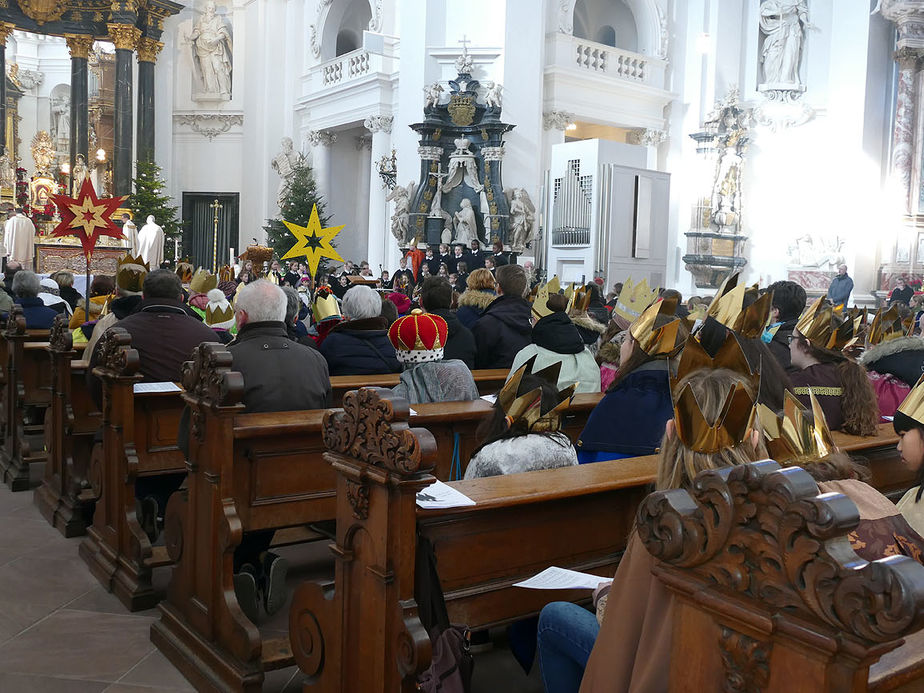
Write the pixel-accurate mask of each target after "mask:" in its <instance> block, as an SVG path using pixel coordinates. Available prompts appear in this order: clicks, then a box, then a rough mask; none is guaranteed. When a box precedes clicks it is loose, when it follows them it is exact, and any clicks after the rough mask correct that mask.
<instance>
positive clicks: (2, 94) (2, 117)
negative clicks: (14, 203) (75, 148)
mask: <svg viewBox="0 0 924 693" xmlns="http://www.w3.org/2000/svg"><path fill="white" fill-rule="evenodd" d="M15 28H16V25H15V24H8V23H7V22H0V43H2V44H3V45H2V46H0V75H2V76H3V78H2V79H0V154H2V153H3V148H4V147H5V146H6V40H7V39H8V38H9V37H10V34H12V33H13V29H15ZM8 154H9V155H10V156H12V155H13V153H12V152H8ZM12 163H13V165H14V166H15V162H12Z"/></svg>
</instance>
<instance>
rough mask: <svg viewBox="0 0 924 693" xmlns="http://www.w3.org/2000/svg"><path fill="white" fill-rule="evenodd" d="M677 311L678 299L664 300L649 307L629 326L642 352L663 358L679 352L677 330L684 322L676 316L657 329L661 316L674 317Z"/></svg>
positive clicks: (630, 332)
mask: <svg viewBox="0 0 924 693" xmlns="http://www.w3.org/2000/svg"><path fill="white" fill-rule="evenodd" d="M676 310H677V299H676V298H667V299H662V300H660V301H657V302H655V303H652V304H651V305H650V306H648V307H647V308H646V309H645V310H644V312H643V313H642V314H641V315H640V316H639V317H638V319H637V320H636V321H635V322H633V323H632V324H631V325H630V326H629V334H631V335H632V339H634V340H635V341H636V342H638V345H639V346H640V347H641V348H642V351H644V352H645V353H646V354H648V355H649V356H662V355H665V354H673V353H675V352H676V351H677V349H678V347H677V330H678V329H680V325H681V324H682V322H683V321H682V320H681V319H680V318H678V317H676V316H675V317H674V319H673V320H671V321H670V322H668V323H666V324H664V325H662V326H661V327H655V321H656V320H657V318H658V316H659V315H665V316H673V315H674V313H675V311H676Z"/></svg>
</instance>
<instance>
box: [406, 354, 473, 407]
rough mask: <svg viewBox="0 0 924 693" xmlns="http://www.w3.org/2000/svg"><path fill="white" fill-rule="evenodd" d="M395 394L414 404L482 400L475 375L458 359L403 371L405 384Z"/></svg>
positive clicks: (418, 365)
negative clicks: (479, 398)
mask: <svg viewBox="0 0 924 693" xmlns="http://www.w3.org/2000/svg"><path fill="white" fill-rule="evenodd" d="M392 391H393V392H394V393H395V395H396V396H398V397H403V398H404V399H406V400H407V401H408V402H410V403H411V404H427V403H430V402H460V401H463V402H471V401H474V400H476V399H478V397H480V394H479V392H478V386H477V385H476V384H475V378H474V377H473V376H472V372H471V371H470V370H469V368H468V366H466V365H465V364H464V363H462V361H459V360H458V359H451V360H444V361H427V362H425V363H416V364H414V365H412V366H411V367H410V368H407V369H406V370H404V371H402V372H401V382H400V383H398V385H397V386H396V387H394V388H392Z"/></svg>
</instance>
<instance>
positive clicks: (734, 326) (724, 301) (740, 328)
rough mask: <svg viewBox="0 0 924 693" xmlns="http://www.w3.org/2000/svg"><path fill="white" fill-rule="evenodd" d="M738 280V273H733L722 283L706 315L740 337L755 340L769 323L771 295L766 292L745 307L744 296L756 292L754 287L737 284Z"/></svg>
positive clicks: (771, 304)
mask: <svg viewBox="0 0 924 693" xmlns="http://www.w3.org/2000/svg"><path fill="white" fill-rule="evenodd" d="M739 278H740V275H739V273H738V272H735V273H734V274H732V275H730V276H729V277H728V278H727V279H726V280H725V281H724V282H722V286H720V287H719V290H718V292H717V293H716V295H715V298H713V299H712V303H710V304H709V310H707V311H706V314H707V315H711V316H712V317H713V318H715V319H716V320H718V321H719V322H720V323H722V324H723V325H725V327H727V328H728V329H730V330H734V331H735V332H737V333H738V334H739V335H741V336H742V337H746V338H748V339H756V338H757V337H760V336H761V334H763V331H764V328H765V327H766V326H767V323H768V322H769V321H770V309H771V308H772V307H773V294H772V293H771V292H769V291H768V292H767V293H765V294H764V295H763V296H761V297H760V298H758V299H757V300H756V301H754V302H753V303H751V305H749V306H747V307H745V306H744V301H745V296H746V294H747V293H748V292H749V291H750V290H756V287H752V289H748V288H747V287H746V286H745V285H744V284H739V283H738V280H739Z"/></svg>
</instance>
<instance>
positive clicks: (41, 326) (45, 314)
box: [15, 297, 60, 330]
mask: <svg viewBox="0 0 924 693" xmlns="http://www.w3.org/2000/svg"><path fill="white" fill-rule="evenodd" d="M15 303H17V304H19V305H20V306H22V314H23V317H24V318H25V319H26V329H29V330H50V329H51V326H52V324H53V323H54V321H55V318H56V317H57V316H58V315H60V313H58V311H56V310H55V309H54V308H49V307H48V306H46V305H45V302H44V301H42V299H40V298H38V297H34V298H32V297H30V298H26V297H23V298H17V299H16V300H15Z"/></svg>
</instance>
